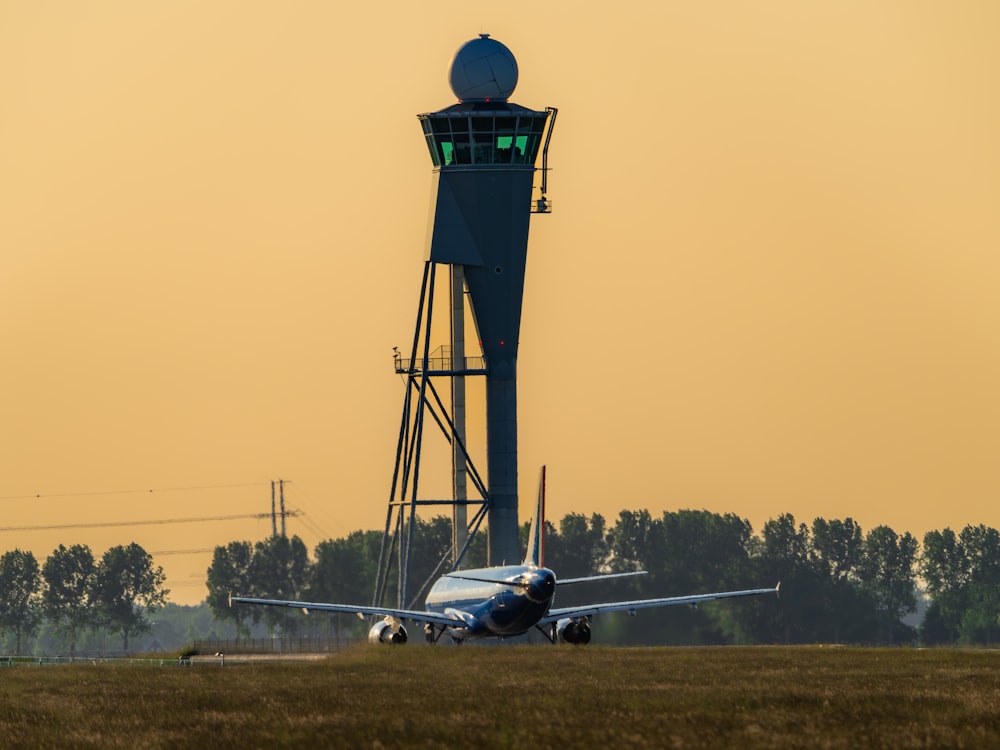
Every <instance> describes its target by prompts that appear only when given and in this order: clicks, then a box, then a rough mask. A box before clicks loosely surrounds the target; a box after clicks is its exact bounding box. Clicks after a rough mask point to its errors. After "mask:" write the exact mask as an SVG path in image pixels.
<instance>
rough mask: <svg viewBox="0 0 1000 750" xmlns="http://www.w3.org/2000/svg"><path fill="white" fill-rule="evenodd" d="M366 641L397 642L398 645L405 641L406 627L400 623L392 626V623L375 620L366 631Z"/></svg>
mask: <svg viewBox="0 0 1000 750" xmlns="http://www.w3.org/2000/svg"><path fill="white" fill-rule="evenodd" d="M368 642H369V643H398V644H400V645H402V644H404V643H406V628H404V627H403V626H402V625H400V626H399V627H398V628H393V626H392V623H389V622H386V621H385V620H383V621H382V622H377V623H375V624H374V625H373V626H372V629H371V630H369V631H368Z"/></svg>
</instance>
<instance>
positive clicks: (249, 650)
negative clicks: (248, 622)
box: [193, 635, 358, 654]
mask: <svg viewBox="0 0 1000 750" xmlns="http://www.w3.org/2000/svg"><path fill="white" fill-rule="evenodd" d="M357 642H358V639H357V638H349V637H346V636H335V635H332V636H331V635H311V636H308V635H304V636H286V637H279V638H210V639H206V640H197V641H195V642H194V645H193V649H194V652H195V653H196V654H335V653H337V652H338V651H343V650H344V649H346V648H350V647H351V646H353V645H354V644H355V643H357Z"/></svg>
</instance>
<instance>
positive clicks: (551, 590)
mask: <svg viewBox="0 0 1000 750" xmlns="http://www.w3.org/2000/svg"><path fill="white" fill-rule="evenodd" d="M491 580H492V581H496V583H493V582H491ZM555 592H556V576H555V573H553V572H552V571H551V570H549V569H548V568H538V567H535V566H531V565H508V566H503V567H499V568H478V569H473V570H461V571H456V572H455V573H453V574H451V575H446V576H443V577H441V578H440V579H438V581H437V582H435V584H434V586H433V587H432V588H431V590H430V593H428V594H427V600H426V606H427V610H428V611H430V612H437V613H440V614H443V615H453V616H456V617H458V618H459V620H460V622H462V623H463V624H464V627H462V628H460V629H451V634H452V635H454V636H456V637H461V638H495V637H497V636H500V637H509V636H515V635H521V634H522V633H526V632H527V631H528V630H530V629H531V628H532V627H534V625H535V624H537V623H538V621H539V620H540V619H541V618H543V617H544V616H545V615H546V614H547V613H548V611H549V607H550V606H551V605H552V601H553V599H554V597H555Z"/></svg>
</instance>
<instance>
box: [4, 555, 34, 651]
mask: <svg viewBox="0 0 1000 750" xmlns="http://www.w3.org/2000/svg"><path fill="white" fill-rule="evenodd" d="M41 585H42V578H41V574H40V572H39V569H38V561H37V560H35V556H34V555H33V554H32V553H31V552H22V551H21V550H19V549H14V550H10V551H9V552H5V553H4V554H3V556H2V557H0V632H3V633H13V634H14V640H15V644H16V645H15V653H18V654H19V653H21V645H22V643H23V641H24V639H25V638H30V637H31V636H33V635H34V634H35V633H36V632H37V631H38V626H39V624H40V623H41V617H42V612H41V603H40V595H39V593H40V589H41Z"/></svg>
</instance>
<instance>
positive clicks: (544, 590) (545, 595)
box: [527, 570, 556, 602]
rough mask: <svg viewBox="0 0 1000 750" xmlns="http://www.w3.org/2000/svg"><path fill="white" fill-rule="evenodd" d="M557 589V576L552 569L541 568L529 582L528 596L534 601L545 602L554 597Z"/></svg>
mask: <svg viewBox="0 0 1000 750" xmlns="http://www.w3.org/2000/svg"><path fill="white" fill-rule="evenodd" d="M555 590H556V576H555V573H553V572H552V571H551V570H540V571H538V572H537V573H535V574H534V575H533V576H532V580H531V583H530V584H528V592H527V593H528V598H529V599H531V601H533V602H544V601H547V600H549V599H551V598H552V594H553V593H555Z"/></svg>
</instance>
